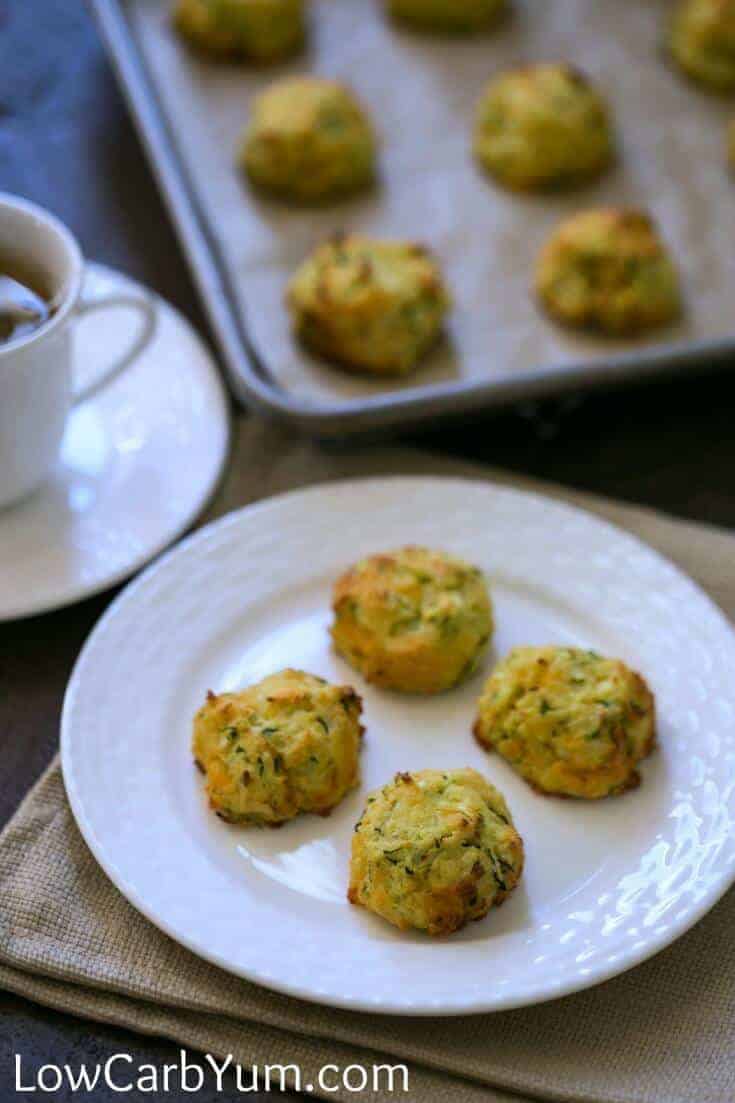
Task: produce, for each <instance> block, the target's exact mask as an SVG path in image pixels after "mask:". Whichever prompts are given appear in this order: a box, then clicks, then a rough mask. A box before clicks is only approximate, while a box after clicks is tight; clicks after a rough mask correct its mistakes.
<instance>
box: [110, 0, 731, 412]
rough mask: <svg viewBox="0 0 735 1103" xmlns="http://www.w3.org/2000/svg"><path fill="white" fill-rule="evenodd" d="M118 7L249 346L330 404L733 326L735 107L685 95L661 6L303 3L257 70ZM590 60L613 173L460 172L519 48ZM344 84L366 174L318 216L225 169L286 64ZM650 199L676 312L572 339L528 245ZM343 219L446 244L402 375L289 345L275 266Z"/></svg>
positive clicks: (162, 19) (570, 1)
mask: <svg viewBox="0 0 735 1103" xmlns="http://www.w3.org/2000/svg"><path fill="white" fill-rule="evenodd" d="M128 4H129V16H130V20H131V24H132V26H133V29H134V32H135V33H136V35H137V37H138V39H139V42H140V46H141V49H142V52H143V56H144V59H145V62H146V64H147V67H148V69H149V72H150V75H151V77H152V79H153V81H154V84H155V86H156V88H157V92H158V95H159V97H160V100H161V104H162V106H163V109H164V113H165V115H166V116H167V119H168V122H169V125H170V128H171V131H172V134H173V136H174V140H175V142H176V144H177V145H178V148H179V150H180V155H181V158H182V160H183V162H184V165H185V168H186V171H187V173H188V175H189V178H190V181H191V184H192V187H193V189H194V192H195V195H196V198H197V200H198V202H199V204H200V206H201V209H202V211H203V212H204V215H205V218H206V220H207V222H208V224H209V229H210V231H211V233H212V234H213V236H214V238H215V240H216V242H217V243H218V246H219V249H220V251H221V255H222V257H223V258H224V262H225V264H226V265H227V267H228V268H229V270H230V275H231V278H232V283H233V286H234V287H235V289H236V297H237V305H238V308H239V310H240V311H241V313H242V317H243V321H244V324H245V326H246V328H247V330H248V332H249V334H250V337H251V340H252V342H253V344H254V347H255V349H256V351H257V352H258V353H259V355H260V357H261V359H262V360H263V362H264V363H265V364H266V365H267V367H268V368H269V370H270V371H271V373H272V374H273V376H274V377H275V378H276V379H277V380H278V381H279V382H280V383H281V384H282V385H283V386H285V387H286V388H287V389H288V390H290V391H291V392H293V393H295V394H297V395H298V396H300V397H301V398H302V399H310V398H311V399H320V400H331V401H332V402H336V403H337V404H339V402H340V401H344V400H345V399H349V398H355V397H365V396H367V395H370V394H373V393H375V392H376V391H385V390H390V389H394V388H400V387H407V386H408V387H413V386H416V385H424V384H425V385H429V386H430V385H431V383H432V382H435V381H437V380H477V379H481V380H489V379H492V378H493V377H494V378H503V377H507V376H508V375H509V374H511V375H513V374H516V373H519V372H523V371H528V370H529V369H536V368H538V367H539V366H546V367H547V368H548V370H552V368H553V369H554V370H558V368H559V366H562V367H568V366H571V365H574V364H575V363H576V364H578V363H579V362H583V361H587V360H594V361H595V362H596V363H595V367H594V368H593V370H594V371H604V370H605V366H604V363H603V361H604V359H605V357H608V356H609V355H610V353H611V352H614V353H616V354H617V353H619V352H620V351H621V349H623V350H635V349H636V348H641V349H645V348H646V346H647V345H649V346H650V344H652V343H653V344H659V345H660V344H662V343H672V342H674V343H678V342H680V341H690V340H700V339H712V338H725V337H728V336H729V335H732V334H733V333H735V307H734V305H733V300H734V295H733V292H734V290H735V278H734V277H735V181H734V180H733V178H732V177H731V176H730V175H729V173H728V169H727V166H726V157H725V126H726V122H727V120H728V118H729V117H730V116H731V115H733V114H735V103H734V102H733V101H730V102H729V103H728V102H727V101H724V102H723V101H722V100H720V99H717V98H714V97H712V96H709V95H707V94H706V93H703V92H701V91H699V90H698V89H697V88H695V87H694V86H693V85H692V84H690V83H688V82H686V81H685V80H684V79H683V78H682V77H680V76H679V75H678V73H676V72H674V71H673V70H672V68H671V67H670V65H669V62H668V60H667V58H666V56H665V52H664V50H663V49H662V37H663V29H664V26H665V19H666V13H667V10H670V7H671V4H670V2H668V3H667V0H646V2H642V0H553V2H552V0H536V2H534V0H515V5H514V7H515V12H514V16H513V18H511V19H510V20H508V21H507V23H506V24H505V25H504V26H503V27H502V28H501V29H499V30H497V31H496V32H494V33H492V34H487V35H481V36H478V37H475V38H473V39H471V40H466V39H461V38H460V39H456V38H443V37H434V36H425V35H420V34H417V33H413V32H407V31H398V30H396V28H395V27H394V26H392V25H390V24H389V23H388V22H387V21H386V20H385V19H384V17H383V13H382V5H381V3H380V0H312V3H311V27H312V33H311V41H310V47H309V50H308V51H307V52H306V53H305V54H304V55H303V56H302V57H301V58H299V59H298V60H296V61H294V62H291V63H289V64H288V65H284V66H279V67H275V68H268V69H262V68H259V69H250V68H248V67H246V66H238V65H233V64H222V63H217V62H213V61H209V60H204V59H201V58H197V57H195V56H193V55H192V54H191V53H190V52H189V51H188V50H187V48H186V47H185V46H184V45H183V44H182V43H180V42H179V40H178V38H177V37H176V35H175V34H174V32H173V31H172V29H171V27H170V21H169V5H168V3H166V2H165V0H128ZM541 59H559V60H568V61H572V62H574V63H575V64H577V65H579V66H580V67H582V68H583V69H585V70H586V71H587V72H588V74H589V75H590V76H592V77H593V78H594V80H595V81H596V82H597V83H598V84H599V86H600V87H601V89H602V92H603V94H604V95H605V96H606V97H607V99H608V101H609V103H610V104H611V105H612V108H613V110H614V113H615V117H616V121H617V128H618V134H619V143H620V150H621V157H620V163H619V165H618V167H617V168H616V169H615V170H614V171H613V172H612V173H610V174H609V175H608V176H606V177H605V178H604V179H602V180H601V181H600V182H599V183H597V184H594V185H591V186H589V187H587V188H585V189H584V190H583V191H582V192H576V193H574V194H572V195H567V196H564V197H558V196H557V197H552V198H548V197H544V198H538V197H537V198H524V197H517V196H514V195H511V194H509V193H506V192H504V191H502V190H500V189H499V188H498V187H496V186H495V185H494V184H492V183H491V182H490V181H489V180H488V179H486V178H485V177H484V176H483V175H482V174H481V172H480V171H479V170H478V169H477V168H476V167H475V165H474V163H473V161H472V157H471V152H470V143H471V131H472V124H473V118H474V108H475V104H476V101H477V98H478V96H479V94H480V92H481V90H482V88H483V85H484V84H485V82H486V81H487V80H488V79H489V78H490V77H491V76H492V75H493V74H494V73H496V72H497V71H499V70H501V69H502V68H504V67H506V66H510V65H513V64H516V63H519V62H523V61H533V60H541ZM304 70H310V71H313V72H317V73H321V74H325V75H329V76H334V77H336V78H338V79H344V80H347V81H349V82H350V83H351V84H352V85H353V86H354V87H355V89H356V90H357V92H358V94H359V95H360V96H361V97H362V98H363V100H364V101H365V103H366V104H367V105H368V107H369V108H370V111H371V113H372V116H373V119H374V121H375V124H376V127H377V129H378V131H379V134H380V137H381V142H382V151H381V183H380V186H379V187H378V188H377V189H376V191H375V192H374V193H373V194H371V195H368V196H366V197H364V198H361V199H356V200H353V201H351V202H348V203H342V204H340V205H339V206H337V207H334V208H331V209H329V210H319V211H311V210H307V211H304V210H292V209H289V208H288V207H286V206H284V205H282V204H280V203H276V202H269V201H266V200H263V199H258V198H255V197H254V196H253V195H252V194H251V193H250V192H249V190H248V188H247V185H246V184H245V183H244V182H243V180H242V179H241V177H240V175H239V173H238V171H237V169H236V167H235V150H236V146H237V143H238V139H239V136H240V134H241V131H242V129H243V127H244V125H245V123H246V120H247V116H248V108H249V104H250V102H251V99H252V97H253V95H254V94H256V93H257V92H259V91H260V90H261V89H263V88H264V87H265V86H266V85H267V84H268V83H269V82H270V81H272V80H274V79H276V78H277V77H280V76H283V75H285V74H286V73H295V72H301V71H304ZM609 203H615V204H618V203H622V204H632V205H635V206H643V207H647V208H649V209H650V210H651V211H652V213H653V214H654V216H655V217H656V218H657V220H658V221H659V223H660V226H661V228H662V231H663V233H664V236H665V237H666V239H667V241H668V242H669V244H670V246H671V248H672V249H673V251H674V253H675V255H676V257H677V259H678V261H679V264H680V266H681V269H682V273H683V279H684V286H685V294H686V299H687V314H686V318H685V320H684V321H683V322H682V323H681V324H678V325H676V326H675V327H673V328H671V329H669V330H666V331H664V332H662V333H660V334H657V335H655V336H653V337H652V338H648V339H647V340H644V341H637V342H620V341H615V342H612V341H610V340H604V339H596V338H589V337H586V336H584V337H582V336H578V335H570V334H568V333H565V332H563V331H561V330H559V329H557V328H556V327H555V326H554V325H553V324H552V323H551V322H549V321H547V320H546V319H545V318H543V317H542V316H541V315H540V314H539V312H538V311H537V308H536V306H535V304H534V303H533V301H532V298H531V295H530V294H529V286H530V282H531V278H532V269H533V264H534V260H535V257H536V254H537V252H538V249H539V248H540V246H541V244H542V242H543V241H544V239H545V237H546V235H547V234H548V233H549V232H550V231H551V230H552V228H553V227H554V225H555V223H556V222H557V221H558V220H559V219H560V218H561V217H562V216H564V215H566V214H569V213H571V212H573V211H574V210H576V209H579V208H584V207H589V206H596V205H598V204H609ZM340 229H357V230H360V231H364V232H365V233H368V234H375V235H384V236H405V237H410V238H416V239H418V240H421V241H424V242H426V243H427V244H428V245H430V246H431V247H432V248H433V249H434V250H435V251H436V253H437V254H438V255H439V257H440V258H441V260H442V262H443V265H444V268H445V271H446V275H447V278H448V281H449V284H450V286H451V288H452V290H453V294H454V298H455V308H454V311H453V315H452V318H451V321H450V323H449V326H448V340H447V342H446V343H445V344H444V345H443V346H440V347H438V348H437V349H436V351H435V353H434V354H432V356H431V357H430V359H429V361H428V362H427V364H426V365H425V366H424V367H423V368H422V369H421V370H420V372H419V373H418V374H417V375H416V376H414V377H412V378H411V379H409V380H407V381H405V382H402V383H387V384H386V383H385V382H371V381H366V380H362V379H355V378H353V377H350V376H347V375H344V374H342V373H340V372H339V371H338V370H335V369H332V368H330V367H328V366H327V365H325V364H322V363H320V362H318V361H316V360H314V359H311V358H310V357H309V356H308V355H307V354H305V353H304V352H302V351H301V350H300V349H299V348H298V347H297V346H296V345H295V344H294V342H293V341H292V339H291V335H290V332H289V325H288V317H287V314H286V312H285V310H284V307H283V290H284V286H285V284H286V282H287V280H288V277H289V275H290V274H291V272H292V271H293V270H294V269H295V267H296V266H297V265H298V264H299V263H300V262H301V260H302V259H303V258H304V256H305V255H306V254H307V253H308V252H309V250H310V249H311V248H312V247H313V246H314V245H316V244H317V243H318V242H319V241H321V240H322V239H323V238H325V237H326V236H328V235H330V234H332V233H334V232H336V231H337V230H340Z"/></svg>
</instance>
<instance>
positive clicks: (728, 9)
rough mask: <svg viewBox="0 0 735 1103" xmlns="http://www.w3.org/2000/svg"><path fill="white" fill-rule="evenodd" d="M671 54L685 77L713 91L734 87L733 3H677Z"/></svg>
mask: <svg viewBox="0 0 735 1103" xmlns="http://www.w3.org/2000/svg"><path fill="white" fill-rule="evenodd" d="M669 46H670V49H671V54H672V57H673V58H674V60H675V61H676V62H677V64H678V65H679V66H680V67H681V68H682V69H683V71H684V72H685V73H686V74H687V76H690V77H692V78H693V79H694V80H696V81H698V82H699V84H702V85H704V86H705V87H706V88H709V89H711V90H713V91H715V92H728V91H730V90H731V89H733V88H735V0H679V2H678V3H677V5H676V7H675V9H674V14H673V16H672V19H671V27H670V32H669Z"/></svg>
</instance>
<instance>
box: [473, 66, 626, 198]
mask: <svg viewBox="0 0 735 1103" xmlns="http://www.w3.org/2000/svg"><path fill="white" fill-rule="evenodd" d="M614 146H615V141H614V137H613V133H612V126H611V123H610V116H609V113H608V110H607V107H606V105H605V101H604V100H603V98H602V96H601V95H600V93H599V92H598V91H597V90H596V89H595V87H594V86H593V85H592V83H591V82H590V81H589V79H588V78H587V77H586V76H585V75H584V74H583V73H581V72H580V71H579V70H577V69H574V68H572V66H570V65H566V64H540V65H524V66H521V67H519V68H517V69H512V70H510V71H509V72H507V73H503V74H502V75H501V76H499V77H496V78H495V79H494V80H492V81H491V82H490V84H489V85H488V86H487V88H486V89H485V92H484V93H483V95H482V98H481V99H480V102H479V104H478V107H477V114H476V121H475V133H474V153H475V157H476V158H477V160H478V161H479V163H480V164H481V165H482V167H483V168H484V169H485V170H486V171H487V172H489V173H490V174H491V175H492V176H493V177H494V178H495V179H496V180H498V181H499V182H500V183H501V184H503V185H504V186H505V187H508V188H511V189H513V190H517V191H544V190H548V189H551V188H568V187H572V186H574V185H576V184H580V183H583V182H585V181H587V180H589V179H591V178H592V177H594V176H597V175H598V174H600V173H601V172H603V171H604V169H606V168H607V167H608V166H609V165H610V163H611V161H612V159H613V155H614Z"/></svg>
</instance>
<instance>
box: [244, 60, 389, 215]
mask: <svg viewBox="0 0 735 1103" xmlns="http://www.w3.org/2000/svg"><path fill="white" fill-rule="evenodd" d="M375 152H376V142H375V136H374V134H373V129H372V126H371V124H370V120H369V118H368V116H367V113H366V112H365V110H364V109H363V107H362V105H361V104H360V102H359V101H358V99H357V98H356V96H355V95H354V93H353V92H352V91H351V90H350V89H349V88H347V87H345V85H343V84H340V83H338V82H337V81H334V80H325V79H324V78H322V77H308V76H304V77H287V78H285V79H284V80H280V81H277V82H276V83H275V84H272V85H271V86H270V87H269V88H267V89H266V90H265V92H263V93H261V95H260V96H258V98H257V99H256V101H255V103H254V105H253V109H252V113H251V117H250V121H249V123H248V127H247V130H246V132H245V135H244V138H243V141H242V145H241V149H240V156H239V161H240V164H241V166H242V168H243V169H244V170H245V172H246V173H247V175H248V177H249V178H250V180H251V182H252V183H253V184H254V185H256V187H258V188H262V189H263V190H264V191H267V192H270V193H271V194H273V195H276V196H280V197H282V198H284V199H289V200H292V201H294V202H297V203H320V202H324V201H326V200H330V199H336V198H340V197H342V196H345V195H349V194H351V193H353V192H356V191H359V190H361V189H362V188H365V187H367V186H368V185H369V184H371V183H372V181H373V180H374V178H375Z"/></svg>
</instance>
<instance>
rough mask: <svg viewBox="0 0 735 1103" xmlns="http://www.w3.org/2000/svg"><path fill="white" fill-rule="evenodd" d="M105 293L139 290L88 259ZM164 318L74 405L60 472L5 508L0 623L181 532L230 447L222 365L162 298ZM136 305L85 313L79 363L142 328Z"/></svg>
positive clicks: (68, 593)
mask: <svg viewBox="0 0 735 1103" xmlns="http://www.w3.org/2000/svg"><path fill="white" fill-rule="evenodd" d="M86 279H87V285H89V284H90V283H91V284H92V287H93V289H94V290H95V292H97V291H99V292H102V291H108V290H110V289H126V290H134V289H135V288H136V287H137V288H139V286H140V285H138V284H135V283H134V282H133V281H132V280H129V279H128V278H126V277H125V276H122V275H120V274H119V273H117V272H114V271H112V270H110V269H109V268H105V267H104V266H102V265H98V264H90V265H88V267H87V277H86ZM157 305H158V328H157V332H156V334H155V336H154V338H153V340H152V342H151V344H150V345H149V347H148V348H147V349H146V351H145V352H144V353H143V354H142V355H141V357H140V359H139V360H138V362H137V363H136V364H135V365H134V366H133V367H132V368H130V369H129V370H128V371H127V372H125V373H124V374H123V375H122V376H121V377H120V378H119V379H117V380H116V381H115V382H114V383H111V384H110V385H109V386H108V387H106V388H105V389H103V390H102V392H101V393H100V394H98V395H96V396H95V397H94V398H92V399H90V400H89V401H87V402H85V403H83V404H82V405H81V406H79V407H78V408H77V409H76V410H74V411H73V412H72V414H71V416H70V418H69V423H68V425H67V430H66V435H65V437H64V441H63V444H62V452H61V459H60V463H59V465H58V468H57V471H56V473H55V475H54V476H53V477H52V478H51V479H50V481H49V482H48V483H47V484H46V485H45V486H44V487H42V488H41V489H40V490H39V491H37V492H36V493H35V494H34V495H33V496H32V497H30V498H28V499H26V500H25V501H24V502H21V503H20V504H19V505H17V506H13V507H11V508H9V509H6V510H0V621H5V620H12V619H13V618H16V617H26V616H30V615H31V614H35V613H43V612H48V611H49V610H51V609H58V608H60V607H61V606H64V605H69V604H71V603H72V602H75V601H79V600H81V599H82V598H85V597H89V596H90V595H91V594H95V593H98V592H99V591H101V590H105V589H107V588H108V587H110V586H113V585H114V584H115V583H117V582H120V581H121V580H122V579H124V578H127V577H128V576H129V575H131V574H133V572H134V571H136V570H138V568H139V567H141V566H142V565H143V564H144V563H146V562H148V560H150V559H152V558H153V557H154V556H155V555H157V554H158V553H159V552H160V551H161V550H162V549H163V548H165V547H166V546H167V545H168V544H170V543H171V542H172V541H173V540H175V539H176V538H177V537H178V536H180V535H181V533H183V532H184V531H185V530H186V529H187V528H188V527H189V525H190V524H191V523H192V521H193V520H194V519H195V518H196V516H197V514H198V513H199V512H200V511H201V509H202V508H203V506H204V505H205V503H206V502H207V500H208V498H209V496H210V495H211V493H212V491H213V489H214V487H215V486H216V484H217V480H218V479H219V476H220V473H221V471H222V467H223V464H224V461H225V458H226V455H227V448H228V439H229V425H228V413H227V401H226V397H225V392H224V388H223V386H222V383H221V382H220V379H219V375H218V374H217V370H216V367H215V365H214V362H213V360H212V357H211V356H210V354H209V352H208V351H207V349H206V347H205V345H204V344H203V342H202V341H201V339H200V338H199V337H198V336H197V334H196V333H195V332H194V330H193V329H192V327H191V326H190V325H189V323H188V322H187V321H185V320H184V318H183V317H182V316H181V315H180V314H179V313H178V312H177V311H176V310H174V309H173V307H171V306H169V305H168V304H167V303H165V302H163V300H160V299H158V300H157ZM135 325H136V318H135V315H134V314H133V313H132V312H131V311H129V310H126V309H122V308H121V309H120V310H117V311H113V310H109V311H106V312H105V314H104V320H103V319H102V317H101V316H97V317H90V318H89V319H88V320H84V321H83V322H80V323H79V325H78V330H77V333H76V335H75V339H76V350H75V352H76V354H75V363H76V365H77V367H76V368H75V371H76V372H77V373H78V375H79V376H82V375H83V373H84V370H85V365H87V364H90V363H99V361H100V360H101V359H104V358H105V357H106V356H109V355H110V352H111V351H112V350H117V349H118V348H120V347H121V346H124V345H125V344H127V343H128V342H129V341H130V340H131V337H132V336H133V335H134V330H135Z"/></svg>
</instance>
